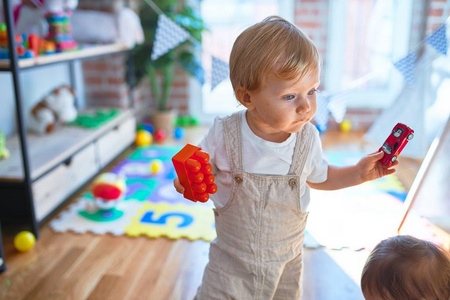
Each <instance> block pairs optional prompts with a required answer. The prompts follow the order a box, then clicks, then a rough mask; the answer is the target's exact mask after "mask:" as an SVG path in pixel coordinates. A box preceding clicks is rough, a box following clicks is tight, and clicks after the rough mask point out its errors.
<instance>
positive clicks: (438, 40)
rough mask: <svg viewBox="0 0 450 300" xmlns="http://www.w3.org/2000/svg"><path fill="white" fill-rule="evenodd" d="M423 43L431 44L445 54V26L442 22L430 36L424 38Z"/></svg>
mask: <svg viewBox="0 0 450 300" xmlns="http://www.w3.org/2000/svg"><path fill="white" fill-rule="evenodd" d="M425 43H427V44H428V45H430V46H433V47H434V48H435V49H436V50H437V51H439V52H440V53H442V54H444V55H447V26H446V24H445V23H444V24H442V25H441V26H439V28H438V29H437V30H436V31H435V32H433V33H432V34H431V35H430V36H427V37H426V38H425Z"/></svg>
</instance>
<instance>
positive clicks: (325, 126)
mask: <svg viewBox="0 0 450 300" xmlns="http://www.w3.org/2000/svg"><path fill="white" fill-rule="evenodd" d="M316 128H317V130H318V131H319V133H324V132H325V131H327V129H328V126H327V125H326V124H323V125H321V124H316Z"/></svg>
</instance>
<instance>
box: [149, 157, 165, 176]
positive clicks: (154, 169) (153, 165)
mask: <svg viewBox="0 0 450 300" xmlns="http://www.w3.org/2000/svg"><path fill="white" fill-rule="evenodd" d="M163 169H164V164H163V162H162V161H161V160H160V159H153V160H152V161H151V162H150V173H152V174H153V175H156V174H158V173H160V172H162V170H163Z"/></svg>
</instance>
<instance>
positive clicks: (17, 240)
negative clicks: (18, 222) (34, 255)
mask: <svg viewBox="0 0 450 300" xmlns="http://www.w3.org/2000/svg"><path fill="white" fill-rule="evenodd" d="M35 243H36V238H35V237H34V234H32V233H31V232H29V231H21V232H19V233H18V234H17V235H16V236H15V237H14V247H15V248H16V249H17V250H19V251H20V252H27V251H29V250H31V248H33V247H34V244H35Z"/></svg>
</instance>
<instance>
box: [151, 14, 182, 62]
mask: <svg viewBox="0 0 450 300" xmlns="http://www.w3.org/2000/svg"><path fill="white" fill-rule="evenodd" d="M189 37H190V34H189V32H187V31H186V30H184V28H182V27H180V26H178V25H177V24H176V23H175V22H173V21H172V20H171V19H169V18H168V17H167V16H166V15H165V14H160V15H159V17H158V26H157V27H156V35H155V40H154V43H153V50H152V60H156V59H158V58H159V57H160V56H162V55H164V54H165V53H167V52H169V51H170V50H171V49H173V48H175V47H176V46H178V45H179V44H181V43H182V42H184V41H186V40H187V39H188V38H189Z"/></svg>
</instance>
